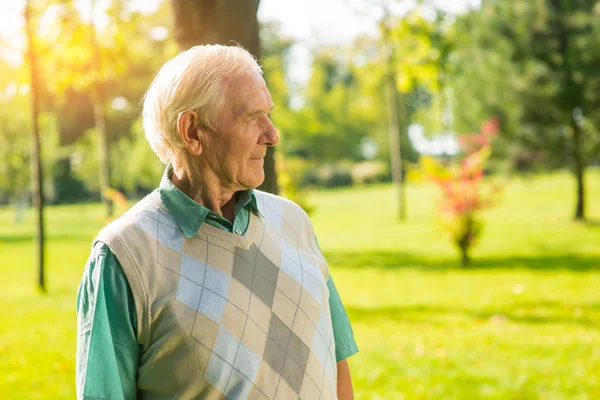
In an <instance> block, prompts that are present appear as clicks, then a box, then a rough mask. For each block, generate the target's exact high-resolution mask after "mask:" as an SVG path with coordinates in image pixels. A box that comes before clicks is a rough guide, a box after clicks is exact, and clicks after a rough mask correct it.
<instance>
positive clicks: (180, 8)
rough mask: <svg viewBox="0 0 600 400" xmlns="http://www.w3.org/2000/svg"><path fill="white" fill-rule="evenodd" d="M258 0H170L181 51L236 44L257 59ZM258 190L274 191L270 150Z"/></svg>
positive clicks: (258, 40) (270, 150)
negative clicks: (209, 45) (207, 45)
mask: <svg viewBox="0 0 600 400" xmlns="http://www.w3.org/2000/svg"><path fill="white" fill-rule="evenodd" d="M259 3H260V0H217V1H215V0H171V5H172V8H173V14H174V18H175V40H177V43H178V44H179V46H180V48H181V49H182V50H184V49H187V48H190V47H192V46H195V45H199V44H224V45H232V44H239V45H241V46H243V47H244V48H245V49H246V50H248V51H249V52H250V53H251V54H252V55H254V57H256V58H257V59H259V60H260V59H261V49H260V39H259V35H258V30H259V25H258V18H257V16H256V13H257V11H258V6H259ZM264 169H265V181H264V183H263V184H262V185H261V186H260V189H262V190H265V191H267V192H271V193H277V192H278V187H277V174H276V172H275V157H274V149H273V148H272V147H270V148H269V149H268V150H267V155H266V157H265V165H264Z"/></svg>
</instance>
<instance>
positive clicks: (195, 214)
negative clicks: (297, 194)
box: [158, 164, 262, 238]
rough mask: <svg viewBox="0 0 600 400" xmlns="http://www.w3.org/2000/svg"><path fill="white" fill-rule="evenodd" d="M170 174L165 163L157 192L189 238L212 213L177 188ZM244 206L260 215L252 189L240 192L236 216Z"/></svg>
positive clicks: (170, 170) (169, 166)
mask: <svg viewBox="0 0 600 400" xmlns="http://www.w3.org/2000/svg"><path fill="white" fill-rule="evenodd" d="M172 174H173V167H172V166H171V165H170V164H169V165H167V168H165V172H164V173H163V176H162V179H161V181H160V186H159V187H158V194H159V196H160V201H161V203H162V204H163V206H164V207H165V208H166V209H167V212H168V213H169V214H170V215H171V217H173V220H174V221H175V223H176V224H177V225H178V226H179V228H180V229H181V231H182V232H183V234H184V235H185V236H186V237H188V238H190V237H193V236H195V235H196V234H197V233H198V231H199V230H200V228H201V227H202V224H203V223H204V220H205V219H206V216H207V215H208V214H210V213H212V211H210V210H209V209H208V208H206V207H204V206H202V205H200V204H198V203H196V202H195V201H194V200H192V199H190V198H189V197H188V196H187V195H186V194H185V193H183V192H182V191H181V190H179V188H178V187H177V186H175V185H174V184H173V182H172V181H171V175H172ZM244 207H246V208H248V209H249V210H251V211H253V212H255V213H256V214H258V215H260V216H262V214H261V213H260V211H259V210H258V204H257V201H256V195H255V194H254V190H252V189H249V190H245V191H242V192H240V194H239V198H238V203H237V205H236V212H235V215H236V217H237V215H238V212H239V210H240V209H241V208H244Z"/></svg>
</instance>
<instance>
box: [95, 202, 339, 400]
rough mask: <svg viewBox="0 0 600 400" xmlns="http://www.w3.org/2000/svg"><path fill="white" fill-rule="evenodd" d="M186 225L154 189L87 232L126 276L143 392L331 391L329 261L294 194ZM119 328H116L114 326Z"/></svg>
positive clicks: (286, 395) (247, 395) (312, 394)
mask: <svg viewBox="0 0 600 400" xmlns="http://www.w3.org/2000/svg"><path fill="white" fill-rule="evenodd" d="M255 194H256V198H257V203H258V208H259V210H260V211H261V214H262V215H263V216H264V217H263V216H258V215H255V214H254V213H250V215H251V216H250V222H249V226H248V229H247V231H246V232H245V234H244V235H236V234H233V233H229V232H226V231H223V230H220V229H217V228H214V227H212V226H210V225H208V224H202V226H201V228H200V230H199V232H198V233H197V234H196V235H195V236H193V237H186V236H185V235H184V234H183V232H182V231H181V229H180V228H179V227H178V225H177V224H176V223H175V221H174V220H173V218H172V217H171V216H170V215H169V213H168V212H167V210H166V209H165V208H164V206H162V204H161V202H160V199H159V195H158V192H156V191H155V192H153V193H151V194H150V195H148V196H147V197H146V198H145V199H143V200H142V201H140V202H139V203H138V204H136V205H135V206H134V207H133V208H132V209H131V210H129V211H128V212H127V213H126V214H125V215H123V216H122V217H121V218H119V219H117V220H116V221H114V222H112V223H111V224H109V225H108V226H107V227H106V228H104V229H103V230H102V231H101V232H100V233H99V235H98V237H97V238H96V241H102V242H104V243H105V244H107V245H108V246H109V248H110V249H111V250H112V251H113V253H114V254H115V255H116V257H117V259H118V260H119V262H120V264H121V266H122V268H123V271H124V273H125V275H126V277H127V280H128V282H129V284H130V286H131V290H132V292H133V297H134V300H135V306H136V313H137V321H138V326H137V336H138V342H139V344H140V346H141V349H142V351H141V356H140V360H139V366H138V375H137V387H138V396H139V398H142V399H234V400H237V399H244V400H245V399H251V400H253V399H298V398H301V399H306V400H321V399H322V400H333V399H336V398H337V396H336V387H337V384H336V382H337V377H336V373H337V368H336V359H335V343H334V339H333V328H332V324H331V316H330V310H329V291H328V289H327V284H326V282H327V279H328V268H327V263H326V262H325V259H324V258H323V256H322V254H321V252H320V250H319V247H318V245H317V243H316V239H315V236H314V232H313V228H312V224H311V222H310V220H309V218H308V216H307V215H306V213H305V212H304V211H303V210H302V209H301V208H300V207H298V206H297V205H296V204H294V203H292V202H290V201H288V200H285V199H283V198H281V197H278V196H274V195H270V194H267V193H264V192H260V191H255ZM116 339H117V340H118V338H116Z"/></svg>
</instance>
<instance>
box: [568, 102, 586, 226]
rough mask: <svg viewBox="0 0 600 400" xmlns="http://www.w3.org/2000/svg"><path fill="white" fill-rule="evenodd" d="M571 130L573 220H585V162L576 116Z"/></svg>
mask: <svg viewBox="0 0 600 400" xmlns="http://www.w3.org/2000/svg"><path fill="white" fill-rule="evenodd" d="M571 128H572V129H573V173H574V174H575V180H576V181H577V203H576V206H575V216H574V217H575V220H577V221H583V220H585V180H584V172H585V161H584V159H583V149H582V143H581V141H582V136H583V132H582V127H581V125H580V123H579V121H578V120H577V118H576V116H575V115H574V112H573V115H572V116H571Z"/></svg>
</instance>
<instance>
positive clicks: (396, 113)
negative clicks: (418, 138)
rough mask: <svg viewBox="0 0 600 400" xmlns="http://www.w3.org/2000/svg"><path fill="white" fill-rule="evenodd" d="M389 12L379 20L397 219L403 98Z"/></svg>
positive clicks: (402, 209)
mask: <svg viewBox="0 0 600 400" xmlns="http://www.w3.org/2000/svg"><path fill="white" fill-rule="evenodd" d="M389 18H390V14H389V11H387V10H386V11H385V14H384V18H383V20H382V21H381V31H382V32H381V33H382V35H381V36H382V39H383V46H384V48H385V50H386V52H387V54H386V56H387V60H386V63H387V66H386V67H387V74H386V75H387V79H386V100H387V107H388V137H389V143H390V164H391V169H392V183H393V186H394V191H395V208H396V214H397V216H398V219H400V220H404V219H405V218H406V201H405V200H406V199H405V195H404V179H403V178H402V149H401V141H400V135H401V132H402V130H403V128H404V125H405V115H404V110H405V106H404V98H403V96H402V95H399V94H398V89H397V88H396V78H395V74H396V72H395V70H396V68H395V58H394V50H393V45H392V44H391V40H390V32H389V27H388V22H389Z"/></svg>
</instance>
